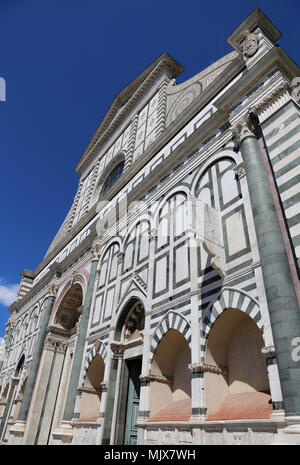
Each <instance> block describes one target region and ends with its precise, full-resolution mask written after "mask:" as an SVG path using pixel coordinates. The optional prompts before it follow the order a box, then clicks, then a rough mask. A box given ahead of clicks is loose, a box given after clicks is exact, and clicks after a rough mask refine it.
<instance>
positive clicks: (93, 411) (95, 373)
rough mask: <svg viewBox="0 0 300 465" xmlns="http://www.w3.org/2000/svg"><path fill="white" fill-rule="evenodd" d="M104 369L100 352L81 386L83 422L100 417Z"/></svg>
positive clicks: (81, 415)
mask: <svg viewBox="0 0 300 465" xmlns="http://www.w3.org/2000/svg"><path fill="white" fill-rule="evenodd" d="M104 369H105V365H104V360H103V358H102V357H101V355H99V354H97V355H95V357H94V358H93V360H92V361H91V363H90V365H89V367H88V369H87V372H86V376H85V378H84V382H83V385H82V387H81V388H80V391H81V392H82V394H81V401H80V417H79V421H81V422H94V421H96V420H97V419H98V418H99V413H100V403H101V393H102V382H103V377H104Z"/></svg>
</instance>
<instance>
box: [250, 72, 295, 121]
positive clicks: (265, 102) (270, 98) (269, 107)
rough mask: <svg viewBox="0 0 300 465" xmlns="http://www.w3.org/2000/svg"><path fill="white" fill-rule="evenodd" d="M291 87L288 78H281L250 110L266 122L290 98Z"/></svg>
mask: <svg viewBox="0 0 300 465" xmlns="http://www.w3.org/2000/svg"><path fill="white" fill-rule="evenodd" d="M291 89H292V85H291V83H290V82H289V81H288V80H287V79H281V81H280V82H279V84H278V85H276V86H274V87H273V89H272V90H271V91H269V92H268V93H267V94H266V95H264V97H263V98H262V99H261V100H260V101H259V102H258V103H257V104H254V105H253V106H251V109H250V111H251V112H252V113H254V114H255V115H257V116H258V118H259V121H260V123H262V122H264V121H265V120H266V119H267V118H268V117H269V116H271V115H272V114H273V113H274V112H275V111H277V110H278V109H279V108H281V107H282V106H283V105H284V104H286V103H287V102H288V101H289V100H290V98H291V95H290V92H291Z"/></svg>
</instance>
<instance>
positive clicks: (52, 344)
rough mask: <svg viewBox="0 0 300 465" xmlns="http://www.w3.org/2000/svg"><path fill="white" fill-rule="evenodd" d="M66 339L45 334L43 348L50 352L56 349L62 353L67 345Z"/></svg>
mask: <svg viewBox="0 0 300 465" xmlns="http://www.w3.org/2000/svg"><path fill="white" fill-rule="evenodd" d="M68 345H69V344H68V341H67V340H62V339H59V338H56V337H53V336H47V337H46V339H45V343H44V350H50V351H52V352H54V351H57V352H58V353H60V354H64V353H65V352H66V350H67V347H68Z"/></svg>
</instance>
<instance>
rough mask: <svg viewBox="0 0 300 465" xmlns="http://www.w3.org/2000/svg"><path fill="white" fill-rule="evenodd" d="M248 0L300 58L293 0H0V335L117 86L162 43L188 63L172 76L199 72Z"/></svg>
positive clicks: (223, 45) (224, 48) (223, 49)
mask: <svg viewBox="0 0 300 465" xmlns="http://www.w3.org/2000/svg"><path fill="white" fill-rule="evenodd" d="M204 5H205V6H204ZM256 6H259V7H260V8H261V9H262V10H263V11H264V12H265V14H266V15H267V16H269V18H270V19H271V20H272V21H273V22H274V24H275V25H276V26H277V27H278V28H279V29H280V30H281V32H282V33H283V37H282V38H281V39H280V40H279V44H280V46H281V47H282V48H283V49H284V50H285V51H286V52H287V53H288V54H289V55H290V56H291V57H292V58H293V59H294V60H295V61H296V62H297V63H298V64H299V63H300V59H299V58H300V56H299V55H300V50H299V34H298V31H299V14H300V3H299V1H298V0H285V2H282V0H281V1H276V0H272V1H271V0H270V1H260V2H259V3H257V1H250V0H248V1H247V2H241V1H233V0H228V1H226V2H225V1H214V2H202V1H199V0H198V1H194V0H185V1H183V0H181V1H177V0H172V1H171V0H170V1H169V0H160V1H158V0H152V1H151V2H146V1H143V0H127V1H122V0H115V1H109V2H104V1H100V0H84V1H83V0H51V1H50V0H43V1H41V0H0V43H1V44H2V47H1V58H0V76H1V77H3V78H4V79H5V81H6V86H7V87H6V91H7V94H6V95H7V100H6V102H0V128H1V129H0V153H1V162H2V170H1V171H2V176H1V183H0V198H1V210H2V215H1V217H2V227H1V231H0V235H1V236H0V336H2V335H3V333H4V330H5V322H6V321H7V318H8V316H9V312H8V310H7V305H9V303H10V302H11V301H12V300H14V296H15V293H16V290H17V287H18V286H17V285H18V283H19V281H20V272H21V271H22V270H23V269H24V268H27V269H30V270H34V269H35V267H36V266H37V265H38V264H39V263H40V262H41V260H42V259H43V256H44V254H45V252H46V250H47V248H48V247H49V245H50V243H51V241H52V239H53V237H54V236H55V234H56V232H57V230H58V228H59V227H60V225H61V223H62V221H63V220H64V217H65V216H66V214H67V212H68V210H69V208H70V206H71V204H72V200H73V196H74V195H75V192H76V188H77V184H78V180H79V175H78V174H77V173H76V172H75V171H74V168H75V165H76V163H77V161H78V160H79V158H80V157H81V155H82V153H83V151H84V149H85V147H86V146H87V144H88V142H89V140H90V138H91V137H92V135H93V133H94V131H95V129H96V128H97V126H98V124H99V123H100V121H101V119H102V118H103V116H104V114H105V112H106V111H107V109H108V107H109V106H110V104H111V102H112V100H113V99H114V97H115V96H116V94H118V93H119V92H120V90H122V89H123V88H124V87H125V86H126V85H127V84H128V83H129V82H130V81H131V80H132V79H133V78H134V77H135V76H136V75H137V74H139V73H140V72H141V71H143V69H145V68H146V67H147V66H148V65H149V64H150V63H151V62H152V61H153V60H155V59H156V58H157V57H158V56H159V55H160V54H161V53H163V52H167V53H169V54H170V55H171V56H173V57H174V58H175V59H176V60H178V61H179V62H180V63H181V64H182V65H183V66H184V67H185V70H186V71H185V72H184V73H183V74H182V75H181V76H180V77H179V79H178V81H179V82H181V81H183V80H186V79H188V78H189V77H191V76H193V75H194V74H196V73H198V72H199V71H201V69H204V68H205V67H207V66H208V65H210V64H211V63H213V62H214V61H216V60H217V59H218V58H221V57H222V56H223V55H225V54H226V53H229V52H230V51H232V49H231V47H230V46H229V45H228V44H227V42H226V38H227V37H228V36H229V35H230V34H231V33H232V32H233V30H234V29H235V28H236V27H237V26H238V25H239V24H240V23H241V22H242V21H243V20H244V19H245V18H246V16H248V14H249V13H250V12H251V11H252V10H253V9H254V8H255V7H256Z"/></svg>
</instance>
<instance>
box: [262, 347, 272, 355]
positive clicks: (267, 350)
mask: <svg viewBox="0 0 300 465" xmlns="http://www.w3.org/2000/svg"><path fill="white" fill-rule="evenodd" d="M261 353H262V354H263V355H265V356H266V357H274V356H275V347H274V346H268V347H262V348H261Z"/></svg>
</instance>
